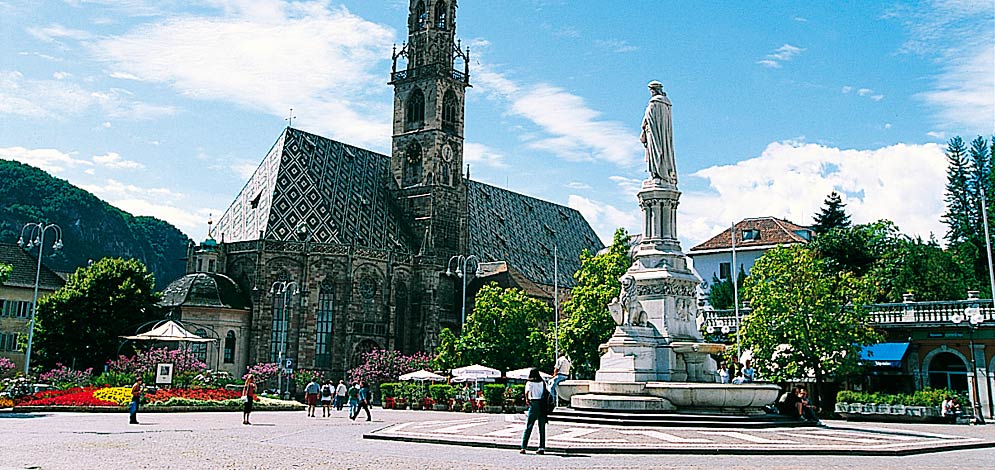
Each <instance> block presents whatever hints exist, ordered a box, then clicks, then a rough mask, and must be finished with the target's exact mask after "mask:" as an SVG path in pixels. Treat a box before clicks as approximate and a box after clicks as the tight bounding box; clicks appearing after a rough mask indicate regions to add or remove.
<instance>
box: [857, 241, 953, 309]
mask: <svg viewBox="0 0 995 470" xmlns="http://www.w3.org/2000/svg"><path fill="white" fill-rule="evenodd" d="M892 246H893V249H892V250H890V251H888V252H887V253H885V254H884V256H882V257H881V258H880V259H878V260H877V261H876V262H875V263H874V265H873V266H871V268H870V270H869V271H868V273H867V274H866V275H865V276H864V278H863V279H862V282H861V284H862V285H863V286H864V287H866V288H867V289H868V292H869V293H870V295H871V296H872V300H873V301H875V302H900V301H901V300H902V295H903V294H906V293H909V294H913V295H914V296H915V299H916V300H919V301H931V300H951V299H959V298H962V297H963V295H964V293H965V292H967V290H968V288H969V286H970V285H971V282H970V280H971V279H973V274H972V273H971V267H970V266H966V265H965V264H964V263H961V262H959V260H958V259H957V256H956V255H955V253H953V252H952V251H947V250H944V249H943V248H942V247H940V244H939V242H937V241H936V240H935V239H930V240H926V241H924V240H923V239H922V238H920V237H915V238H911V237H907V236H903V237H901V238H899V239H898V240H896V241H895V242H894V244H893V245H892Z"/></svg>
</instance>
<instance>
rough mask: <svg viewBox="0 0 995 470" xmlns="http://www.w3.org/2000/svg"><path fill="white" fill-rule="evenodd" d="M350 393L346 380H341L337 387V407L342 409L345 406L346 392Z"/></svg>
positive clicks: (339, 409)
mask: <svg viewBox="0 0 995 470" xmlns="http://www.w3.org/2000/svg"><path fill="white" fill-rule="evenodd" d="M347 393H349V387H346V385H345V381H344V380H339V385H338V386H337V387H335V409H336V410H338V411H342V407H343V406H345V402H346V394H347Z"/></svg>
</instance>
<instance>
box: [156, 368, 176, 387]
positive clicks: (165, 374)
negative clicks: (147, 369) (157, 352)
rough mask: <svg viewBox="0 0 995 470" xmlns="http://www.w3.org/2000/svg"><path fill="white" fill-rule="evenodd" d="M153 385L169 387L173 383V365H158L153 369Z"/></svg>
mask: <svg viewBox="0 0 995 470" xmlns="http://www.w3.org/2000/svg"><path fill="white" fill-rule="evenodd" d="M155 383H156V385H158V384H166V385H170V384H172V383H173V364H158V365H156V367H155Z"/></svg>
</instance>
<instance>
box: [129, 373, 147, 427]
mask: <svg viewBox="0 0 995 470" xmlns="http://www.w3.org/2000/svg"><path fill="white" fill-rule="evenodd" d="M144 391H145V385H144V384H142V376H141V375H136V376H135V383H134V385H132V386H131V406H130V407H129V408H128V412H129V414H130V415H131V416H130V418H131V419H130V420H129V421H128V424H138V405H139V404H141V402H142V392H144Z"/></svg>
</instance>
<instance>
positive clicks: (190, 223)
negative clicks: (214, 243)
mask: <svg viewBox="0 0 995 470" xmlns="http://www.w3.org/2000/svg"><path fill="white" fill-rule="evenodd" d="M108 203H110V204H112V205H113V206H115V207H117V208H119V209H121V210H124V211H127V212H129V213H131V214H133V215H145V216H151V217H155V218H158V219H162V220H165V221H166V222H169V223H171V224H173V225H175V226H176V228H178V229H180V231H182V232H183V233H185V234H187V236H190V237H191V238H194V239H198V238H200V237H204V236H206V235H207V219H208V218H209V217H210V216H211V214H221V213H224V211H223V210H218V209H217V208H207V207H201V208H195V209H190V208H188V207H187V206H186V205H184V206H183V207H179V206H176V205H173V204H165V203H162V202H159V201H156V200H154V199H152V200H149V199H136V198H123V199H112V200H109V201H108Z"/></svg>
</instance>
